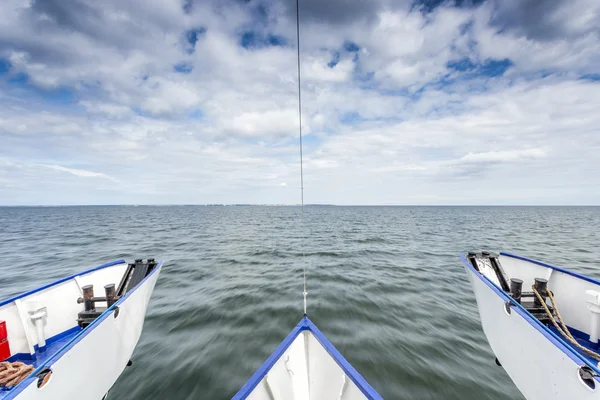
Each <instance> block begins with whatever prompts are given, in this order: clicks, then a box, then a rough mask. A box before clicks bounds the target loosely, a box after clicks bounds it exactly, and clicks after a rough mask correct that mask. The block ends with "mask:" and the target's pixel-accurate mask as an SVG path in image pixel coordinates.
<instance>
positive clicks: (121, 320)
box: [9, 264, 160, 400]
mask: <svg viewBox="0 0 600 400" xmlns="http://www.w3.org/2000/svg"><path fill="white" fill-rule="evenodd" d="M125 266H126V264H125ZM157 268H158V267H157ZM113 271H118V269H113ZM123 271H124V269H123ZM159 272H160V270H158V269H157V270H155V271H153V272H152V275H151V276H149V277H148V278H147V279H146V280H145V281H144V282H143V283H142V284H141V285H140V286H139V287H138V288H136V290H135V291H134V292H132V293H131V294H130V295H129V296H128V297H127V298H126V299H125V300H124V301H123V303H121V304H120V305H119V314H118V316H117V318H114V312H111V314H110V315H108V317H107V318H106V319H104V320H102V321H101V322H100V323H99V324H97V325H96V326H94V327H93V329H90V330H89V331H88V333H87V335H86V336H84V337H82V339H81V340H80V341H79V342H77V343H76V344H75V345H74V346H73V347H72V348H71V349H70V350H69V351H68V352H66V353H65V354H64V355H62V356H61V357H60V358H58V359H57V360H55V362H54V363H53V364H52V365H51V370H52V377H51V379H50V381H49V382H48V383H47V384H46V385H45V386H44V387H42V388H41V389H38V387H37V380H36V379H34V378H29V379H27V380H25V381H24V382H22V383H21V385H25V389H24V390H23V391H22V392H20V393H19V394H18V395H17V397H15V398H16V399H18V400H48V399H61V400H70V399H72V400H76V399H77V400H80V399H90V400H100V399H102V397H103V396H104V394H106V392H108V390H109V389H110V388H111V387H112V385H113V384H114V382H115V381H116V380H117V378H118V377H119V375H121V373H122V372H123V370H124V369H125V367H126V365H127V362H128V361H129V360H130V358H131V355H132V353H133V351H134V349H135V346H136V344H137V342H138V340H139V337H140V334H141V332H142V327H143V324H144V319H145V315H146V308H147V306H148V301H149V300H150V296H151V294H152V291H153V289H154V285H155V284H156V280H157V279H158V275H159ZM119 277H120V276H119ZM101 278H102V279H101V281H102V282H100V281H98V280H96V279H95V277H92V276H88V277H86V279H82V280H83V281H84V282H86V283H85V284H87V283H88V282H95V284H98V285H99V286H98V287H99V288H102V286H101V285H100V283H102V285H103V284H106V283H107V279H111V278H112V277H111V276H110V274H106V273H104V274H101ZM112 281H114V280H112ZM70 282H71V283H73V285H74V286H72V287H73V288H75V289H76V288H77V284H76V283H75V282H74V281H70ZM117 282H118V281H117ZM72 293H73V292H72V291H71V290H69V294H72ZM98 294H99V293H98ZM48 304H50V303H48ZM49 309H50V308H49ZM76 315H77V314H75V317H76ZM52 318H53V314H50V313H49V315H48V323H49V324H50V321H51V320H52ZM10 393H11V392H9V396H10Z"/></svg>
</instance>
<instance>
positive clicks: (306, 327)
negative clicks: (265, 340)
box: [231, 317, 382, 400]
mask: <svg viewBox="0 0 600 400" xmlns="http://www.w3.org/2000/svg"><path fill="white" fill-rule="evenodd" d="M303 331H310V332H312V334H313V335H314V336H315V337H316V338H317V340H318V341H319V343H321V345H322V346H323V347H324V348H325V350H326V351H327V353H329V355H330V356H331V357H332V358H333V359H334V360H335V362H336V363H337V364H338V365H339V366H340V368H341V369H342V370H343V371H344V373H345V374H346V375H347V376H348V377H349V378H350V379H351V380H352V382H354V384H355V385H356V386H357V387H358V388H359V389H360V391H361V392H362V393H363V394H364V395H365V397H366V398H367V399H369V400H382V397H381V396H380V395H379V394H378V393H377V392H376V391H375V389H373V388H372V387H371V385H369V384H368V383H367V381H366V380H365V379H364V378H363V377H362V376H361V375H360V374H359V373H358V372H357V371H356V370H355V369H354V367H352V365H350V363H349V362H348V361H346V359H345V358H344V356H342V354H341V353H340V352H339V351H338V350H337V349H336V348H335V347H334V346H333V344H331V342H330V341H329V340H327V338H326V337H325V335H323V333H322V332H321V331H320V330H319V328H317V326H316V325H315V324H314V323H313V322H312V321H311V320H310V319H308V317H304V318H302V320H300V322H299V323H298V325H296V327H295V328H294V329H292V331H291V332H290V333H289V334H288V335H287V336H286V338H285V339H284V340H283V342H281V343H280V344H279V346H277V348H276V349H275V351H274V352H273V353H272V354H271V355H270V356H269V358H268V359H267V361H265V362H264V363H263V365H261V366H260V368H259V369H258V370H257V371H256V372H255V373H254V375H252V377H251V378H250V379H249V380H248V381H247V382H246V383H245V384H244V386H242V388H241V389H240V390H239V391H238V392H237V393H236V395H235V396H233V398H232V399H231V400H243V399H246V398H247V397H248V396H249V395H250V394H251V393H252V391H253V390H254V389H255V388H256V386H258V384H259V383H260V381H262V380H263V378H264V377H265V376H266V375H267V373H268V372H269V371H270V370H271V368H273V365H275V363H276V362H277V360H279V358H280V357H281V356H282V355H283V353H285V351H286V350H287V349H288V348H289V347H290V345H291V344H292V343H293V342H294V340H295V339H296V337H298V335H300V333H301V332H303Z"/></svg>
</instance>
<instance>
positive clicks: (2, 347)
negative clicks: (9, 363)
mask: <svg viewBox="0 0 600 400" xmlns="http://www.w3.org/2000/svg"><path fill="white" fill-rule="evenodd" d="M8 357H10V346H9V345H8V332H6V322H5V321H0V360H2V361H4V360H6V359H7V358H8Z"/></svg>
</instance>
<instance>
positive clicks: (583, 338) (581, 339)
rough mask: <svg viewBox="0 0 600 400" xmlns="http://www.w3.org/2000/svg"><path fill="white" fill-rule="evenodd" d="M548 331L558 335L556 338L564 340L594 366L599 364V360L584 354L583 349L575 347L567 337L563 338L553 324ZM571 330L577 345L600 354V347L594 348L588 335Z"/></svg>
mask: <svg viewBox="0 0 600 400" xmlns="http://www.w3.org/2000/svg"><path fill="white" fill-rule="evenodd" d="M548 329H550V330H551V331H552V333H554V334H556V336H558V337H560V338H562V339H563V340H564V341H565V343H566V344H567V345H569V347H571V348H572V349H573V350H574V351H576V352H577V353H579V354H581V355H582V356H583V357H585V359H586V360H588V361H589V362H590V363H592V364H593V365H597V364H598V361H597V360H594V359H593V358H592V357H590V356H588V355H587V354H586V353H584V352H583V351H582V350H581V349H579V348H578V347H576V346H575V345H573V344H571V342H569V341H568V340H567V339H566V338H565V337H563V335H561V333H560V332H559V331H558V330H557V329H556V328H555V327H554V326H553V325H552V324H550V326H548ZM569 330H570V332H571V334H572V335H573V337H575V339H576V340H577V343H579V344H580V345H581V346H583V347H585V348H586V349H588V350H591V351H593V352H595V353H600V346H594V345H593V344H592V343H590V341H589V336H588V335H586V334H585V333H583V332H579V331H577V330H576V329H569Z"/></svg>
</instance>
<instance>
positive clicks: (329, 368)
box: [248, 331, 366, 400]
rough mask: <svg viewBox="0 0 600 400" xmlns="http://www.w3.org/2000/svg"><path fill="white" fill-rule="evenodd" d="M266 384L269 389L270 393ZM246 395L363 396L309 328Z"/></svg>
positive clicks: (304, 399)
mask: <svg viewBox="0 0 600 400" xmlns="http://www.w3.org/2000/svg"><path fill="white" fill-rule="evenodd" d="M265 381H266V382H267V384H265ZM267 388H270V389H271V393H272V394H273V397H270V395H269V391H268V389H267ZM248 399H249V400H271V399H286V400H329V399H331V400H335V399H339V400H363V399H366V397H365V395H364V394H363V393H362V392H361V391H360V389H359V388H358V387H356V385H355V384H354V382H352V380H351V379H350V378H349V377H347V376H346V374H345V373H344V371H343V370H342V369H341V368H340V366H339V365H338V364H337V362H336V361H335V360H334V359H333V358H332V357H331V356H330V355H329V353H327V350H325V348H323V346H322V345H321V343H320V342H319V341H318V340H317V339H316V338H315V336H314V335H313V334H312V332H310V331H303V332H301V333H300V334H299V335H298V337H296V339H295V340H294V341H293V342H292V344H291V345H290V346H289V347H288V349H287V350H286V351H285V352H284V353H283V354H282V356H281V357H280V358H279V360H277V362H276V363H275V365H273V367H272V368H271V370H270V371H269V373H268V374H267V376H266V377H265V378H263V380H262V381H261V382H260V383H259V384H258V385H257V386H256V388H255V389H254V390H253V391H252V393H251V394H250V395H249V396H248Z"/></svg>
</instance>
